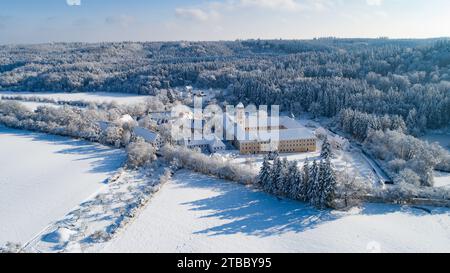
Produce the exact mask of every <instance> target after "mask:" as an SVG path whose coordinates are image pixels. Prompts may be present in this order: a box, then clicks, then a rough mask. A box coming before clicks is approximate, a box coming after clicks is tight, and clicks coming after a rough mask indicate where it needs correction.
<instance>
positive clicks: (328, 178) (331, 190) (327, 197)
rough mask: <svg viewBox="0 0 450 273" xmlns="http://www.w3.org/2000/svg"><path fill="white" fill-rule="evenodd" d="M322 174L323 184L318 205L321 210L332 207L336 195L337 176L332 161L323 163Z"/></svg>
mask: <svg viewBox="0 0 450 273" xmlns="http://www.w3.org/2000/svg"><path fill="white" fill-rule="evenodd" d="M320 172H321V176H320V177H321V178H320V180H321V183H322V184H321V190H320V199H319V203H318V205H319V207H320V208H325V207H330V206H331V203H332V201H333V200H334V197H335V195H336V175H335V173H334V170H333V167H332V166H331V162H330V160H325V161H323V162H321V167H320Z"/></svg>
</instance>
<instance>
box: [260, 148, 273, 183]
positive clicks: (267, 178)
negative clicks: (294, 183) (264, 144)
mask: <svg viewBox="0 0 450 273" xmlns="http://www.w3.org/2000/svg"><path fill="white" fill-rule="evenodd" d="M271 172H272V165H271V164H270V162H269V158H268V156H265V157H264V161H263V164H262V166H261V169H260V171H259V175H258V180H257V183H258V184H259V185H260V186H261V187H262V188H263V189H264V190H268V189H269V188H270V187H269V185H270V184H271V183H272V181H271Z"/></svg>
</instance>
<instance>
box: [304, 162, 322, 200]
mask: <svg viewBox="0 0 450 273" xmlns="http://www.w3.org/2000/svg"><path fill="white" fill-rule="evenodd" d="M319 171H320V169H319V165H318V164H317V161H316V160H314V161H313V163H312V165H311V167H310V169H309V175H310V177H309V183H308V194H307V196H308V198H307V200H308V201H309V202H310V203H311V204H313V205H314V204H315V203H316V202H317V197H318V196H319V194H318V192H319V190H320V184H319V183H320V181H319V174H320V173H319Z"/></svg>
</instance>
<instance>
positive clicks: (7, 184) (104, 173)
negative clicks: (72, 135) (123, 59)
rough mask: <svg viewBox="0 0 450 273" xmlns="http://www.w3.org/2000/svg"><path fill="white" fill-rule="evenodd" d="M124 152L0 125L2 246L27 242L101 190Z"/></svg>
mask: <svg viewBox="0 0 450 273" xmlns="http://www.w3.org/2000/svg"><path fill="white" fill-rule="evenodd" d="M124 159H125V155H124V153H123V151H121V150H116V149H111V148H109V147H105V146H102V145H98V144H93V143H89V142H85V141H80V140H72V139H69V138H65V137H58V136H51V135H46V134H38V133H32V132H28V131H20V130H12V129H6V128H4V127H0V245H2V244H4V243H5V242H7V241H11V242H15V243H22V244H23V243H25V242H26V241H28V240H30V239H31V238H32V237H33V236H34V235H35V234H36V233H38V232H39V231H41V230H42V229H43V228H45V227H46V226H47V225H48V224H50V223H51V222H52V221H55V220H57V219H59V218H61V217H63V216H64V215H65V214H66V213H67V212H68V211H69V210H70V209H72V208H73V207H74V206H76V205H78V204H79V203H80V202H82V201H83V200H85V199H86V198H88V197H89V196H90V195H91V194H92V193H94V192H96V191H98V190H99V189H101V188H102V187H104V185H105V184H104V182H105V180H106V179H107V178H108V177H109V176H110V175H112V174H113V173H114V172H115V171H116V170H117V169H118V168H119V167H120V166H121V165H122V164H123V161H124Z"/></svg>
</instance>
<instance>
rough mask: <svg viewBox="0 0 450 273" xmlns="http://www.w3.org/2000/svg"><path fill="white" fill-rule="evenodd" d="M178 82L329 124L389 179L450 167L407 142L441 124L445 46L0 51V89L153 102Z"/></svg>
mask: <svg viewBox="0 0 450 273" xmlns="http://www.w3.org/2000/svg"><path fill="white" fill-rule="evenodd" d="M187 85H192V86H194V87H196V88H205V89H206V88H214V89H220V90H222V92H221V94H220V95H219V96H218V97H216V99H217V100H218V101H219V102H221V103H224V104H225V103H231V104H236V103H237V102H239V101H242V102H243V103H244V104H249V103H253V104H256V105H260V104H267V105H280V109H281V111H283V112H286V113H291V114H293V115H298V114H301V113H305V112H309V113H311V114H312V116H313V117H327V118H331V119H332V120H333V121H334V123H335V125H336V127H337V128H339V129H340V130H341V131H342V132H344V133H347V134H348V135H349V136H351V137H352V138H353V139H355V140H356V141H358V142H360V143H362V144H363V145H364V147H365V148H366V149H367V151H368V152H370V153H371V154H372V155H373V156H375V157H376V158H377V159H379V160H382V161H384V162H385V167H386V168H387V169H388V170H389V171H390V172H391V173H392V175H393V176H394V177H393V178H394V179H395V180H396V181H407V182H408V183H410V184H416V185H422V186H431V185H433V178H432V171H433V169H437V170H443V171H449V170H450V159H449V156H448V153H446V152H445V151H444V150H442V148H440V147H436V146H433V145H431V144H427V143H424V142H423V141H420V140H419V139H417V138H415V137H417V136H420V135H422V134H424V133H425V132H426V131H427V130H430V129H440V128H444V127H448V125H449V124H450V41H449V40H448V39H425V40H412V39H408V40H390V39H386V38H380V39H335V38H320V39H314V40H236V41H219V42H183V41H180V42H146V43H136V42H120V43H97V44H85V43H53V44H39V45H4V46H0V90H10V91H11V90H12V91H31V92H33V91H57V92H61V91H64V92H96V91H102V92H105V91H107V92H124V93H138V94H149V95H158V94H159V90H161V89H168V88H174V87H183V86H187ZM169 93H170V92H169ZM15 110H17V109H15ZM4 111H6V110H4ZM14 112H15V114H18V113H17V112H16V111H14ZM19 112H20V111H19ZM19 116H20V113H19ZM6 121H7V120H3V123H8V122H6ZM35 122H38V120H37V121H35ZM9 123H15V122H14V121H11V120H9ZM36 124H38V123H35V124H33V126H31V125H30V126H25V127H35V126H37V125H36ZM50 127H52V126H50ZM74 128H77V130H79V126H75V127H74ZM79 131H84V130H79ZM87 131H89V130H87ZM94 131H95V130H94ZM94 135H95V137H97V135H96V134H94ZM83 137H87V138H89V137H91V135H90V134H88V135H86V136H83ZM114 139H115V138H114ZM105 142H108V141H105ZM109 142H110V141H109Z"/></svg>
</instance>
